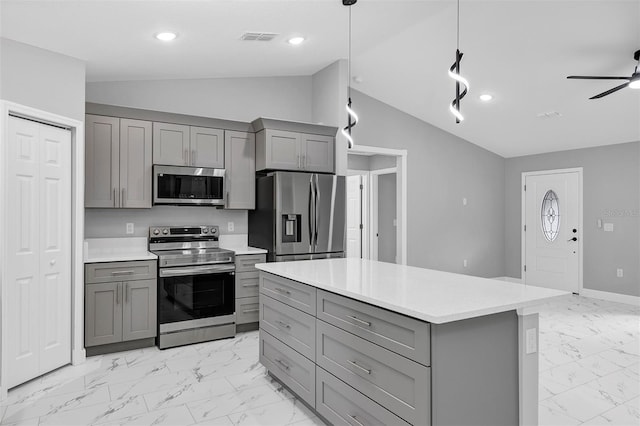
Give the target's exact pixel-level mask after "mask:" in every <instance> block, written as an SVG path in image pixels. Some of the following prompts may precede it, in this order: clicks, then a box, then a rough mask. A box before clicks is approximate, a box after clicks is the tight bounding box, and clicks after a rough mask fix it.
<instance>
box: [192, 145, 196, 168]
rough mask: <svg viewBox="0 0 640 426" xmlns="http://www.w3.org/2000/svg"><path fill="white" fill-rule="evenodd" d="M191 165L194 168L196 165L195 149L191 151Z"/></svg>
mask: <svg viewBox="0 0 640 426" xmlns="http://www.w3.org/2000/svg"><path fill="white" fill-rule="evenodd" d="M191 165H192V166H195V165H196V150H195V149H192V150H191Z"/></svg>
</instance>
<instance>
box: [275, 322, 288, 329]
mask: <svg viewBox="0 0 640 426" xmlns="http://www.w3.org/2000/svg"><path fill="white" fill-rule="evenodd" d="M276 324H278V325H279V326H281V327H284V328H286V329H287V330H290V329H291V325H289V324H287V323H286V322H282V321H276Z"/></svg>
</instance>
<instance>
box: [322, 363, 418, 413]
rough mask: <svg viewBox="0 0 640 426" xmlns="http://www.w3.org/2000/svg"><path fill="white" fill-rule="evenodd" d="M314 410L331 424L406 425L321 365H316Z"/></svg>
mask: <svg viewBox="0 0 640 426" xmlns="http://www.w3.org/2000/svg"><path fill="white" fill-rule="evenodd" d="M316 411H317V412H318V413H320V414H321V415H322V416H324V418H326V419H327V420H329V422H331V423H332V424H334V425H344V426H353V425H359V424H362V425H372V426H373V425H380V426H383V425H397V426H409V423H407V422H405V421H404V420H402V419H401V418H400V417H398V416H396V415H395V414H393V413H392V412H390V411H389V410H387V409H386V408H384V407H382V406H380V405H379V404H376V403H375V402H373V401H372V400H371V399H369V398H367V397H366V396H364V395H363V394H361V393H360V392H358V391H357V390H355V389H354V388H352V387H351V386H349V385H347V384H345V383H344V382H343V381H341V380H339V379H337V378H336V377H334V376H333V375H332V374H330V373H327V372H326V371H325V370H323V369H322V368H320V367H316Z"/></svg>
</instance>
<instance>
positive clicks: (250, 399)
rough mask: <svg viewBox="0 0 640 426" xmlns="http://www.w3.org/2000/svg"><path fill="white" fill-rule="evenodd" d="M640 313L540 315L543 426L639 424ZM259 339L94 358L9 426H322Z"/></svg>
mask: <svg viewBox="0 0 640 426" xmlns="http://www.w3.org/2000/svg"><path fill="white" fill-rule="evenodd" d="M639 337H640V307H637V306H630V305H623V304H618V303H613V302H605V301H600V300H596V299H588V298H584V297H580V296H571V297H567V298H563V299H561V300H557V301H554V302H553V303H549V304H547V305H544V306H543V308H542V310H541V313H540V341H539V345H540V391H539V399H540V409H539V414H540V416H539V417H540V425H541V426H551V425H562V426H566V425H580V424H583V425H617V426H630V425H633V426H638V425H640V379H639V364H640V353H639V349H640V343H639ZM257 348H258V332H257V331H254V332H248V333H242V334H239V335H238V336H236V338H235V339H227V340H219V341H215V342H207V343H201V344H197V345H191V346H186V347H181V348H174V349H168V350H164V351H160V350H158V349H156V348H146V349H141V350H135V351H129V352H120V353H116V354H110V355H103V356H96V357H90V358H88V359H87V362H86V363H84V364H82V365H79V366H68V367H63V368H61V369H59V370H56V371H54V372H52V373H49V374H47V375H45V376H43V377H41V378H39V379H35V380H33V381H31V382H28V383H26V384H24V385H21V386H19V387H16V388H14V389H12V390H11V391H10V392H9V396H8V398H7V399H6V400H5V401H1V402H0V419H1V420H0V424H2V425H89V424H100V425H190V424H196V423H199V424H207V425H299V426H302V425H322V424H323V423H322V421H320V419H318V418H317V417H315V416H314V415H313V413H312V412H311V411H310V410H309V409H308V408H307V407H305V406H304V405H303V404H302V403H300V402H299V401H298V400H296V399H295V398H294V397H293V395H291V394H290V393H289V392H288V391H287V390H286V389H284V388H282V386H280V385H279V384H278V383H277V382H275V381H273V380H272V379H270V378H269V376H267V375H266V374H265V369H264V368H263V367H262V366H261V365H260V364H259V363H258V350H257Z"/></svg>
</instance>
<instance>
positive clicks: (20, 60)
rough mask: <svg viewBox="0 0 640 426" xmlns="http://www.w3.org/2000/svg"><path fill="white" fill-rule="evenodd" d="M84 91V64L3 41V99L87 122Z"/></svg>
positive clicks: (0, 67)
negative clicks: (85, 118) (85, 119)
mask: <svg viewBox="0 0 640 426" xmlns="http://www.w3.org/2000/svg"><path fill="white" fill-rule="evenodd" d="M84 90H85V66H84V62H82V61H80V60H78V59H75V58H72V57H70V56H65V55H61V54H59V53H54V52H51V51H49V50H44V49H40V48H38V47H34V46H30V45H28V44H24V43H19V42H17V41H13V40H10V39H6V38H0V99H5V100H8V101H11V102H15V103H18V104H22V105H27V106H30V107H33V108H37V109H40V110H43V111H47V112H51V113H54V114H58V115H61V116H64V117H68V118H73V119H75V120H79V121H83V122H84V102H85V101H84V96H85V93H84Z"/></svg>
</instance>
